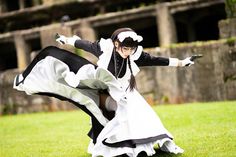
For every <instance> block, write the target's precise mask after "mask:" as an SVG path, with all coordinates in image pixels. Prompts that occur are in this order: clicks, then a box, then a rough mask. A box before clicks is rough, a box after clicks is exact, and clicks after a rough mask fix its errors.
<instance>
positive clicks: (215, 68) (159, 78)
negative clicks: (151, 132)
mask: <svg viewBox="0 0 236 157" xmlns="http://www.w3.org/2000/svg"><path fill="white" fill-rule="evenodd" d="M149 51H152V53H154V54H156V55H159V56H166V57H176V58H180V59H184V58H185V57H188V56H191V55H192V54H198V53H201V54H203V56H204V57H203V58H201V59H199V60H196V61H195V64H194V65H193V66H191V67H182V68H181V67H178V68H176V67H148V68H144V69H143V70H142V72H141V73H140V74H139V76H138V79H137V80H138V82H139V83H138V85H139V90H140V92H141V93H143V94H144V95H146V97H147V99H152V98H153V102H157V103H185V102H195V101H223V100H235V99H236V38H234V39H222V40H218V41H209V42H194V43H189V44H178V45H176V46H175V45H173V46H172V47H170V48H165V49H161V50H160V51H156V50H155V49H153V50H151V49H150V50H149ZM153 78H154V79H153ZM150 95H151V98H150Z"/></svg>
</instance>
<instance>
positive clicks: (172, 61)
mask: <svg viewBox="0 0 236 157" xmlns="http://www.w3.org/2000/svg"><path fill="white" fill-rule="evenodd" d="M169 66H173V67H177V66H180V65H179V59H178V58H169Z"/></svg>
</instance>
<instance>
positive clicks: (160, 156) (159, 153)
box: [142, 149, 181, 157]
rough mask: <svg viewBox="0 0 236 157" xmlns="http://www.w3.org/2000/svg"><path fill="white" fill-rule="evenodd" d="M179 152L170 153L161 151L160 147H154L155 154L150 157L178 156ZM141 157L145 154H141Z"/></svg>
mask: <svg viewBox="0 0 236 157" xmlns="http://www.w3.org/2000/svg"><path fill="white" fill-rule="evenodd" d="M180 156H181V154H177V155H176V154H172V153H167V152H163V151H161V150H160V149H156V154H155V155H153V156H152V157H180ZM142 157H146V156H142Z"/></svg>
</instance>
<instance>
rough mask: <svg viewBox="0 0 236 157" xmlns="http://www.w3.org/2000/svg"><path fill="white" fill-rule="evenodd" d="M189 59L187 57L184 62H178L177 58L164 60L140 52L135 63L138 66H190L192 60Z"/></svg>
mask: <svg viewBox="0 0 236 157" xmlns="http://www.w3.org/2000/svg"><path fill="white" fill-rule="evenodd" d="M190 59H191V57H188V58H186V59H184V60H180V59H178V58H165V57H158V56H152V55H150V54H148V53H146V52H142V54H141V56H140V57H139V59H138V60H136V61H135V63H136V64H137V65H138V66H175V67H177V66H180V67H183V66H190V65H192V64H194V62H193V60H190Z"/></svg>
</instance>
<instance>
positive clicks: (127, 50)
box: [115, 42, 136, 58]
mask: <svg viewBox="0 0 236 157" xmlns="http://www.w3.org/2000/svg"><path fill="white" fill-rule="evenodd" d="M115 47H116V51H117V52H118V53H119V54H120V55H121V57H122V58H127V57H128V56H129V55H131V54H133V53H134V51H135V49H136V47H126V46H122V47H121V46H119V43H118V42H115Z"/></svg>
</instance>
